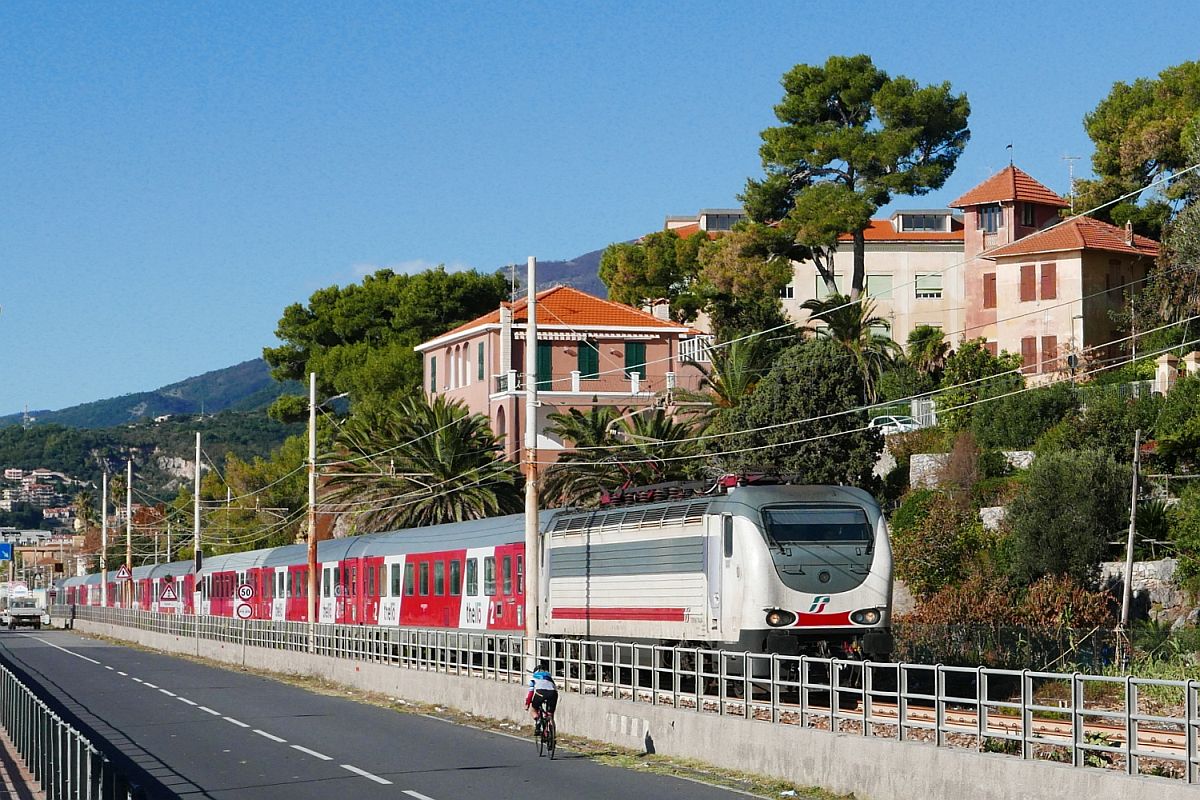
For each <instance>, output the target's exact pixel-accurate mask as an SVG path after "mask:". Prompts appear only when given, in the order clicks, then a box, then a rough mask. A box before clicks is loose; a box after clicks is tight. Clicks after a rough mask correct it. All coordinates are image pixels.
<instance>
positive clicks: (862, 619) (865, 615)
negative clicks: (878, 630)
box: [850, 608, 881, 625]
mask: <svg viewBox="0 0 1200 800" xmlns="http://www.w3.org/2000/svg"><path fill="white" fill-rule="evenodd" d="M880 616H881V615H880V613H879V609H878V608H863V609H859V610H858V611H855V612H854V613H853V614H851V615H850V621H851V622H853V623H854V624H855V625H875V624H877V623H878V622H879V618H880Z"/></svg>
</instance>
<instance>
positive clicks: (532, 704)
mask: <svg viewBox="0 0 1200 800" xmlns="http://www.w3.org/2000/svg"><path fill="white" fill-rule="evenodd" d="M557 707H558V687H557V686H555V685H554V677H553V676H552V675H551V674H550V671H549V670H548V669H546V665H545V664H538V667H537V669H535V670H534V671H533V678H532V679H531V680H530V681H529V693H528V694H526V695H525V708H526V709H527V710H529V709H532V714H533V730H534V735H535V736H540V735H541V733H542V709H543V708H545V709H546V711H548V712H550V713H551V714H553V713H554V709H555V708H557Z"/></svg>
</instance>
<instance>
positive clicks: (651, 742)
mask: <svg viewBox="0 0 1200 800" xmlns="http://www.w3.org/2000/svg"><path fill="white" fill-rule="evenodd" d="M75 625H76V629H77V630H79V631H81V632H83V633H96V634H101V635H105V636H111V637H113V638H117V639H125V640H129V641H133V642H136V643H138V644H141V645H144V646H147V647H151V648H154V649H158V650H165V651H167V652H179V653H187V654H193V655H199V656H202V657H205V658H209V659H213V660H216V661H221V662H225V663H229V664H236V665H244V666H247V667H252V668H254V669H264V670H270V671H273V672H278V673H283V674H288V675H306V676H315V677H321V678H324V679H327V680H329V681H333V682H336V683H338V684H342V685H345V686H348V687H353V688H356V689H360V690H364V691H370V692H378V693H380V694H384V695H387V696H389V697H397V698H401V699H406V700H411V701H415V702H421V703H433V704H437V705H443V706H449V707H452V708H457V709H461V710H464V711H469V712H471V713H472V714H475V715H479V716H484V717H491V718H494V719H507V720H514V721H521V722H525V721H526V720H527V717H526V715H525V714H524V711H523V708H522V700H523V698H524V689H523V688H522V687H519V686H514V685H505V684H500V683H495V682H493V681H489V680H482V679H475V678H463V677H458V676H453V675H441V674H437V673H429V672H421V671H417V670H409V669H401V668H398V667H389V666H383V665H379V664H370V663H366V662H361V661H348V660H343V659H335V658H330V657H326V656H313V655H307V654H302V653H294V652H285V651H281V650H268V649H263V648H257V647H243V646H242V645H237V644H230V643H227V642H214V641H209V640H196V639H191V638H185V637H177V636H171V635H167V634H160V633H152V632H150V631H141V630H136V629H133V628H124V627H120V626H114V625H103V624H99V623H93V622H87V621H84V620H77V621H76V623H75ZM558 722H559V727H560V729H561V730H562V731H563V732H564V733H567V734H571V735H575V736H583V737H586V738H589V739H595V740H598V741H605V742H610V743H612V744H616V745H621V746H624V747H630V748H642V747H645V748H650V747H652V748H653V750H654V752H656V753H659V754H663V755H670V756H676V757H681V758H693V759H699V760H702V761H706V762H708V763H710V764H714V765H716V766H719V767H726V768H730V769H737V770H743V771H746V772H752V773H757V774H761V775H767V776H772V777H776V778H779V779H782V780H786V781H790V782H792V783H794V784H796V785H797V786H820V787H823V788H825V789H827V790H829V791H833V792H838V793H851V792H853V793H854V795H855V796H856V797H858V798H860V800H916V799H917V798H921V800H942V799H943V798H944V800H960V798H972V800H1009V799H1010V798H1024V799H1026V800H1073V799H1074V798H1078V800H1125V798H1128V797H1150V796H1153V797H1154V798H1155V800H1185V798H1186V800H1196V797H1197V796H1198V795H1197V792H1196V789H1195V787H1189V786H1187V785H1184V784H1181V783H1178V782H1170V781H1166V780H1154V779H1149V778H1130V777H1127V776H1125V775H1122V774H1118V773H1113V772H1104V771H1100V770H1093V769H1077V768H1073V767H1068V766H1065V765H1062V764H1053V763H1047V762H1027V761H1022V760H1020V759H1018V758H1014V757H1011V756H1002V755H990V754H978V753H975V752H972V751H964V750H950V749H939V748H937V747H934V746H932V745H928V744H918V743H912V742H896V741H891V740H885V739H868V738H864V737H862V736H851V735H846V734H830V733H827V732H824V731H819V730H811V729H807V730H806V729H803V728H798V727H794V726H788V725H770V724H765V723H757V722H751V721H748V720H745V719H742V718H729V717H720V716H716V715H709V714H698V713H696V712H694V711H687V710H678V709H673V708H669V707H665V706H654V705H646V704H641V703H639V704H634V703H632V702H629V701H624V702H622V701H618V700H612V699H606V698H597V697H585V696H580V695H567V696H565V697H564V698H563V700H562V702H561V703H560V705H559V712H558Z"/></svg>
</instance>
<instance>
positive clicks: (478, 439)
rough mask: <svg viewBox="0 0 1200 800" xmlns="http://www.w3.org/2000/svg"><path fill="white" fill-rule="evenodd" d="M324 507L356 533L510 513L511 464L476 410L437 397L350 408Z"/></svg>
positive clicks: (514, 506) (516, 492)
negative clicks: (347, 518) (340, 516)
mask: <svg viewBox="0 0 1200 800" xmlns="http://www.w3.org/2000/svg"><path fill="white" fill-rule="evenodd" d="M329 459H335V460H333V461H332V463H330V464H329V466H327V467H323V469H322V471H323V472H324V473H325V474H326V475H328V479H327V481H326V484H325V486H326V488H327V489H328V491H327V493H326V498H325V502H324V503H322V505H323V506H324V507H325V508H326V509H327V510H329V511H332V512H334V513H340V514H349V515H352V520H353V521H352V525H351V529H352V530H354V531H355V532H357V533H368V532H373V531H384V530H395V529H398V528H412V527H421V526H426V525H437V524H440V523H444V522H458V521H462V520H470V519H481V518H484V517H490V516H496V515H498V514H508V513H515V512H517V511H519V510H520V509H521V508H522V504H523V501H522V496H521V492H520V489H519V478H518V472H517V465H516V464H512V463H510V462H508V461H505V460H504V457H503V448H502V447H501V444H500V441H499V439H498V438H497V437H496V435H495V434H493V433H492V430H491V427H490V425H489V424H488V420H487V418H486V417H484V416H483V415H482V414H472V413H470V412H469V411H468V410H467V408H466V407H465V406H464V405H463V404H462V403H459V402H457V401H448V400H446V399H445V398H444V397H442V396H436V397H434V398H433V399H432V401H427V400H426V399H425V398H424V397H423V396H421V397H410V398H407V399H405V400H403V401H401V402H400V403H399V404H398V405H397V406H381V407H377V408H374V409H369V410H363V411H361V412H358V413H356V414H355V415H354V416H353V417H351V418H350V420H349V421H348V422H347V423H346V424H345V425H343V426H342V427H341V428H340V429H339V431H338V433H337V435H336V436H335V439H334V445H333V452H332V453H331V454H330V455H329V456H328V457H327V459H323V460H329Z"/></svg>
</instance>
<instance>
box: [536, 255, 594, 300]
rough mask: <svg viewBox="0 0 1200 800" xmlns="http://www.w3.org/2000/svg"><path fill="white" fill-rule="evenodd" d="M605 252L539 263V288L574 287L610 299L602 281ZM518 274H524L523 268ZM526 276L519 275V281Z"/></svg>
mask: <svg viewBox="0 0 1200 800" xmlns="http://www.w3.org/2000/svg"><path fill="white" fill-rule="evenodd" d="M603 253H604V250H603V249H601V250H593V251H592V252H590V253H584V254H583V255H581V256H576V257H575V258H572V259H571V260H569V261H540V260H539V261H538V264H537V274H538V281H537V282H538V288H539V289H547V288H549V287H551V286H557V285H559V284H562V285H563V286H573V287H575V288H576V289H579V290H580V291H582V292H587V293H588V294H594V295H596V296H597V297H608V289H607V288H606V287H605V286H604V283H603V282H602V281H601V280H600V256H601V255H603ZM517 272H518V273H523V272H524V269H523V267H522V266H520V265H518V266H517ZM524 277H525V276H524V275H523V274H519V275H517V279H518V281H521V279H522V278H524Z"/></svg>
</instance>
